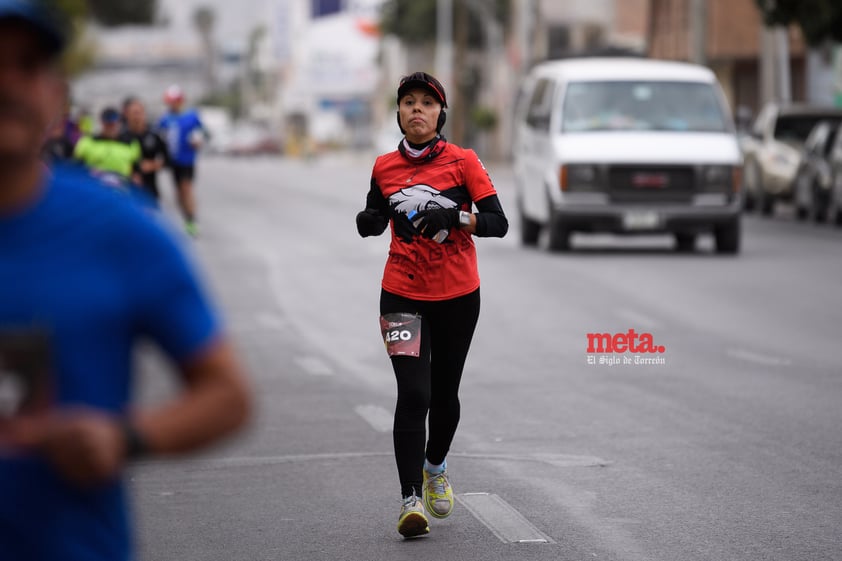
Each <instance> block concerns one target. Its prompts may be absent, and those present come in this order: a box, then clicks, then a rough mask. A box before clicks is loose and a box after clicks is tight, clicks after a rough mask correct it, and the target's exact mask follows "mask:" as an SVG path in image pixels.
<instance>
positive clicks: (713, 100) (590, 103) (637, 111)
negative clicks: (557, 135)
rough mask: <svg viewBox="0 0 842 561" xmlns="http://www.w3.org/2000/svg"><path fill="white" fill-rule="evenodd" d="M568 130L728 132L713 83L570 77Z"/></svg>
mask: <svg viewBox="0 0 842 561" xmlns="http://www.w3.org/2000/svg"><path fill="white" fill-rule="evenodd" d="M562 115H563V118H562V123H561V127H562V130H563V131H564V132H587V131H630V130H635V131H636V130H657V131H694V132H728V131H729V130H730V127H729V125H728V119H727V117H726V115H725V112H724V111H723V108H722V106H721V104H720V102H719V98H718V96H717V92H716V89H715V87H714V86H713V85H712V84H706V83H695V82H655V81H634V82H615V81H611V82H572V83H570V84H568V86H567V91H566V92H565V95H564V110H563V112H562Z"/></svg>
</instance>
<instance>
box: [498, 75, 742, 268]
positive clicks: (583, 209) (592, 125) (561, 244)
mask: <svg viewBox="0 0 842 561" xmlns="http://www.w3.org/2000/svg"><path fill="white" fill-rule="evenodd" d="M518 99H519V101H518V103H517V107H516V110H515V130H514V134H513V142H514V145H513V155H514V171H515V185H516V189H517V205H518V210H519V214H520V224H521V241H522V243H524V244H525V245H535V244H537V243H538V240H539V236H540V233H541V231H542V230H547V231H548V238H549V247H550V249H551V250H566V249H568V248H569V247H570V237H571V234H572V233H573V232H614V233H622V234H637V233H651V232H668V233H672V234H673V235H674V236H675V239H676V243H677V247H678V248H679V249H682V250H689V249H692V248H693V247H695V242H696V237H697V235H698V234H701V233H713V235H714V237H715V242H716V250H717V251H718V252H722V253H737V252H738V251H739V247H740V210H741V206H742V203H741V199H740V192H739V189H740V177H741V165H742V158H741V154H740V149H739V146H738V143H737V137H736V134H735V128H734V123H733V119H732V117H731V115H730V111H729V109H728V106H727V103H726V101H725V97H724V95H723V94H722V91H721V88H720V86H719V84H718V82H717V81H716V78H715V76H714V74H713V73H712V72H711V71H710V70H709V69H707V68H704V67H702V66H697V65H692V64H685V63H677V62H665V61H655V60H645V59H632V58H629V59H619V58H585V59H578V60H573V59H571V60H563V61H553V62H546V63H542V64H539V65H537V66H536V67H535V68H533V70H532V71H531V72H530V74H529V75H528V76H527V78H526V80H525V83H524V85H523V87H522V89H521V91H520V94H519V98H518Z"/></svg>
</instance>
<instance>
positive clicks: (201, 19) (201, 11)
mask: <svg viewBox="0 0 842 561" xmlns="http://www.w3.org/2000/svg"><path fill="white" fill-rule="evenodd" d="M215 23H216V12H214V11H213V8H211V7H209V6H199V7H198V8H196V11H195V12H193V25H194V26H195V27H196V31H198V32H199V35H200V36H201V38H202V50H203V51H204V53H205V70H206V75H205V78H206V80H207V85H208V89H209V91H210V92H212V91H214V90H215V89H216V52H215V49H214V44H213V27H214V24H215Z"/></svg>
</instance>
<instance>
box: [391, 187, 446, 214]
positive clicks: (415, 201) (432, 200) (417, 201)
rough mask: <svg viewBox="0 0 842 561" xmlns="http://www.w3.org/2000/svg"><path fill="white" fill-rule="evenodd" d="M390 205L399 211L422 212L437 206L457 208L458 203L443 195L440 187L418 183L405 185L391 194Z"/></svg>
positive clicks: (405, 212) (406, 212)
mask: <svg viewBox="0 0 842 561" xmlns="http://www.w3.org/2000/svg"><path fill="white" fill-rule="evenodd" d="M389 206H390V207H392V209H393V210H395V211H397V212H402V213H403V214H409V213H410V211H413V210H414V211H417V212H421V211H422V210H432V209H435V208H455V207H457V206H458V204H457V203H456V202H455V201H453V200H452V199H449V198H447V197H445V196H444V195H442V194H441V191H439V190H438V189H435V188H434V187H431V186H430V185H424V184H418V185H413V186H411V187H404V188H403V189H401V190H400V191H397V192H395V193H392V194H391V195H389Z"/></svg>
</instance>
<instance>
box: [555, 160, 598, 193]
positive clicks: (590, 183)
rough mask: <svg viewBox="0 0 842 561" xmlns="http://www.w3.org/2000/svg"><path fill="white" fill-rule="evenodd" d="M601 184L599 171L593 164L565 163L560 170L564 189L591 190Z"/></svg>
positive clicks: (562, 188) (560, 180) (560, 183)
mask: <svg viewBox="0 0 842 561" xmlns="http://www.w3.org/2000/svg"><path fill="white" fill-rule="evenodd" d="M598 184H599V173H598V170H597V169H596V166H595V165H592V164H565V165H563V166H561V170H560V172H559V185H560V186H561V190H562V191H589V190H591V189H593V188H594V187H596V186H597V185H598Z"/></svg>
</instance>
